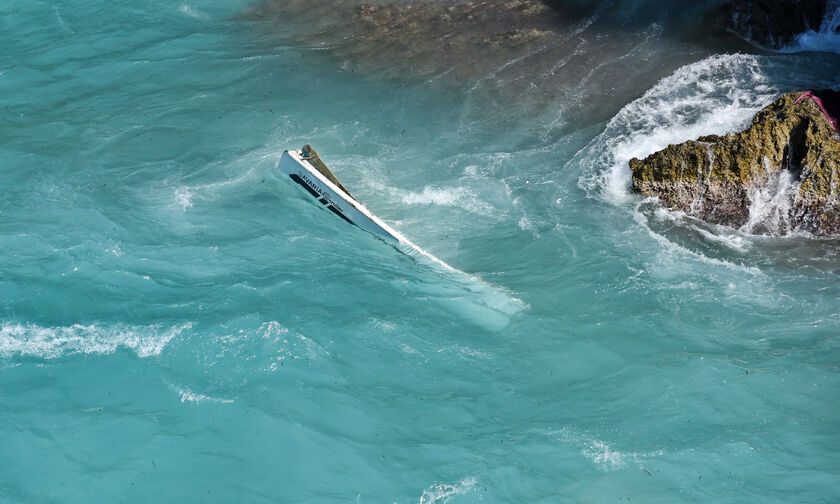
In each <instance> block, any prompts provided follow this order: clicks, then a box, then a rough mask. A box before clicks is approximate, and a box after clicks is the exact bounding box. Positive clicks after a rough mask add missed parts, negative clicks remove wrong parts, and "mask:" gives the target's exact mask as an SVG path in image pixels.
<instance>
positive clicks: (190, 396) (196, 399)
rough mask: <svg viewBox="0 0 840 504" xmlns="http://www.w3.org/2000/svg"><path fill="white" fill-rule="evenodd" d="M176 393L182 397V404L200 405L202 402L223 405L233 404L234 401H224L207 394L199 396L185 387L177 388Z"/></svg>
mask: <svg viewBox="0 0 840 504" xmlns="http://www.w3.org/2000/svg"><path fill="white" fill-rule="evenodd" d="M175 391H176V392H177V393H178V395H179V396H180V397H181V402H192V403H200V402H214V403H223V404H231V403H233V399H224V398H221V397H211V396H209V395H206V394H199V393H196V392H193V391H192V390H190V389H188V388H186V387H183V388H180V387H175Z"/></svg>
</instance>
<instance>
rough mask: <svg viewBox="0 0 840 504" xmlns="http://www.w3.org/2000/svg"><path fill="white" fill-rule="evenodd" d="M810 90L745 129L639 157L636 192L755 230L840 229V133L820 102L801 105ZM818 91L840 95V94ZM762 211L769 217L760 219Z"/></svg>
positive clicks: (780, 102) (783, 100)
mask: <svg viewBox="0 0 840 504" xmlns="http://www.w3.org/2000/svg"><path fill="white" fill-rule="evenodd" d="M802 94H803V93H802V92H792V93H788V94H785V95H783V96H782V97H780V98H779V99H777V100H776V101H775V102H773V103H772V104H770V105H768V106H767V107H765V108H764V109H762V110H761V111H760V112H758V114H756V116H755V117H754V118H753V120H752V123H751V125H750V127H749V128H747V129H746V130H744V131H742V132H740V133H736V134H728V135H725V136H718V135H707V136H702V137H700V138H698V139H697V140H689V141H687V142H684V143H681V144H678V145H673V144H672V145H669V146H668V147H666V148H665V149H663V150H661V151H659V152H656V153H653V154H651V155H650V156H648V157H647V158H645V159H643V160H639V159H636V158H634V159H631V160H630V170H631V171H632V173H633V191H635V192H639V193H641V194H644V195H649V196H658V197H659V200H660V202H661V203H662V204H663V205H664V206H666V207H668V208H671V209H677V210H681V211H684V212H685V213H687V214H689V215H691V216H694V217H698V218H700V219H703V220H705V221H708V222H712V223H716V224H725V225H729V226H733V227H738V228H746V229H745V230H746V231H750V232H758V233H764V234H774V235H776V234H778V235H784V234H788V233H790V232H794V231H807V232H810V233H812V234H814V235H834V234H840V137H838V134H837V132H836V131H835V130H834V127H833V126H832V124H831V123H830V122H829V119H828V118H827V117H826V115H825V114H824V113H823V111H822V110H821V108H820V106H818V105H817V104H816V103H815V102H814V101H813V100H810V99H805V100H800V101H798V102H797V99H798V98H799V97H800V96H801V95H802ZM817 94H819V95H822V96H825V97H827V98H829V99H831V100H837V99H838V98H840V92H837V91H820V92H818V93H817ZM771 199H772V201H770V200H771ZM768 205H773V206H774V208H773V212H772V215H770V214H768V213H767V212H766V207H767V206H768ZM760 213H761V214H762V216H763V217H767V218H766V219H765V218H762V219H758V218H757V217H758V214H760ZM771 218H772V222H771V221H769V220H768V219H771Z"/></svg>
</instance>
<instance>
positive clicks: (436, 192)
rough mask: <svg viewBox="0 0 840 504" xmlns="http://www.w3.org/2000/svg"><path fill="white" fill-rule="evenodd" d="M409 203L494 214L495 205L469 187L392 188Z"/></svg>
mask: <svg viewBox="0 0 840 504" xmlns="http://www.w3.org/2000/svg"><path fill="white" fill-rule="evenodd" d="M392 190H393V191H394V192H395V193H396V194H397V195H398V196H399V197H400V199H401V200H402V201H403V203H405V204H407V205H438V206H448V207H458V208H462V209H464V210H466V211H468V212H470V213H475V214H480V215H493V214H494V211H493V207H492V206H490V205H489V204H487V203H485V202H484V201H482V200H481V198H479V197H478V195H477V194H476V193H475V192H474V191H473V190H472V189H469V188H467V187H430V186H426V187H424V188H423V190H422V191H421V192H419V193H418V192H414V191H406V190H403V189H392Z"/></svg>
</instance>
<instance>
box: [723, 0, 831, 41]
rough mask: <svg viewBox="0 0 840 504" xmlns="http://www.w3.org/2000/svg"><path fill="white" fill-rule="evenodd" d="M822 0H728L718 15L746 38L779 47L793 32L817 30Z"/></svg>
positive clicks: (794, 33)
mask: <svg viewBox="0 0 840 504" xmlns="http://www.w3.org/2000/svg"><path fill="white" fill-rule="evenodd" d="M825 10H826V0H731V1H729V2H727V3H726V4H724V6H723V7H722V9H721V11H720V16H721V18H722V22H723V25H724V26H727V27H728V28H729V29H730V30H732V31H734V32H735V33H737V34H739V35H741V36H742V37H744V38H746V39H747V40H749V41H751V42H753V43H755V44H758V45H761V46H764V47H767V48H769V49H779V48H781V47H784V46H785V45H787V43H788V42H790V40H791V39H792V38H793V37H794V36H795V35H797V34H799V33H802V32H805V31H807V30H814V31H819V29H820V25H821V24H822V21H823V17H824V16H825Z"/></svg>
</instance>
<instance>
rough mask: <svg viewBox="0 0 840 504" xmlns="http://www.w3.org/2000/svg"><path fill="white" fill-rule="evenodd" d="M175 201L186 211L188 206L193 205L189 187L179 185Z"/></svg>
mask: <svg viewBox="0 0 840 504" xmlns="http://www.w3.org/2000/svg"><path fill="white" fill-rule="evenodd" d="M175 201H176V202H177V203H178V204H179V205H181V208H183V209H184V210H185V211H186V209H187V208H189V207H191V206H193V202H192V193H191V192H190V190H189V188H187V187H179V188H178V189H175Z"/></svg>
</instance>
